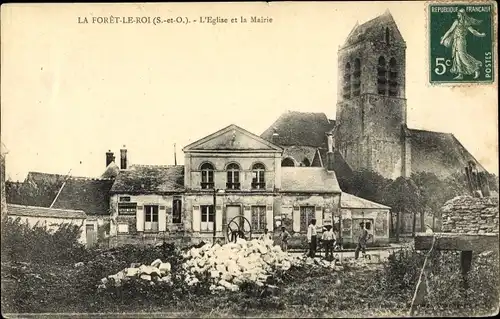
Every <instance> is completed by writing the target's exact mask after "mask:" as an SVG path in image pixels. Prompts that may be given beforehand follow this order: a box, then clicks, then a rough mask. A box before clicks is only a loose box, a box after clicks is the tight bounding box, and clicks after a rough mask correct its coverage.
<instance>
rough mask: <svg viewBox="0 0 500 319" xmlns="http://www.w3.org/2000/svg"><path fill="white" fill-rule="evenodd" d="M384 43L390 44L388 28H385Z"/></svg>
mask: <svg viewBox="0 0 500 319" xmlns="http://www.w3.org/2000/svg"><path fill="white" fill-rule="evenodd" d="M385 43H386V44H387V45H389V44H391V31H390V30H389V28H385Z"/></svg>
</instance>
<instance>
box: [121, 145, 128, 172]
mask: <svg viewBox="0 0 500 319" xmlns="http://www.w3.org/2000/svg"><path fill="white" fill-rule="evenodd" d="M120 169H127V149H126V148H125V145H123V148H122V149H121V150H120Z"/></svg>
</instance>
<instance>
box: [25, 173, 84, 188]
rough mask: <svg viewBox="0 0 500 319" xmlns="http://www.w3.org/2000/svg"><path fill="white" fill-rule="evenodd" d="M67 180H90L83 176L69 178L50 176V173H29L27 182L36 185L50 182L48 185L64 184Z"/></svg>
mask: <svg viewBox="0 0 500 319" xmlns="http://www.w3.org/2000/svg"><path fill="white" fill-rule="evenodd" d="M66 178H71V179H88V177H81V176H67V175H62V174H50V173H41V172H29V173H28V175H27V176H26V179H25V181H27V182H28V181H31V182H34V183H39V182H46V183H47V182H48V183H60V184H61V185H62V183H63V182H64V180H65V179H66Z"/></svg>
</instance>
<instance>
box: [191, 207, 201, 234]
mask: <svg viewBox="0 0 500 319" xmlns="http://www.w3.org/2000/svg"><path fill="white" fill-rule="evenodd" d="M200 226H201V211H200V206H193V231H200Z"/></svg>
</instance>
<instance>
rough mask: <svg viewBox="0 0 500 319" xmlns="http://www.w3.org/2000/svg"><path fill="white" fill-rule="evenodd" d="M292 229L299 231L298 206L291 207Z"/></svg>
mask: <svg viewBox="0 0 500 319" xmlns="http://www.w3.org/2000/svg"><path fill="white" fill-rule="evenodd" d="M293 231H294V232H296V233H298V232H300V209H299V208H298V207H294V208H293ZM304 231H305V229H304Z"/></svg>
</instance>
